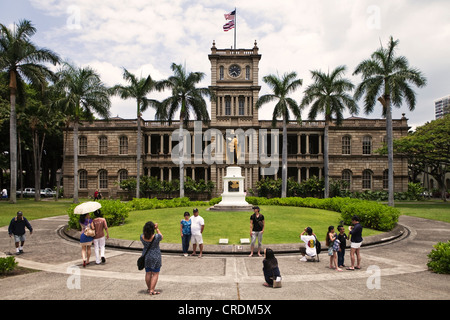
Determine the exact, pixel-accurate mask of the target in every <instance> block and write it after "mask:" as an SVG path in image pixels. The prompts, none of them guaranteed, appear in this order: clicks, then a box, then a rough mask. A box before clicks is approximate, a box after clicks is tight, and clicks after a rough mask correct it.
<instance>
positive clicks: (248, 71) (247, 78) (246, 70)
mask: <svg viewBox="0 0 450 320" xmlns="http://www.w3.org/2000/svg"><path fill="white" fill-rule="evenodd" d="M245 80H250V66H246V67H245Z"/></svg>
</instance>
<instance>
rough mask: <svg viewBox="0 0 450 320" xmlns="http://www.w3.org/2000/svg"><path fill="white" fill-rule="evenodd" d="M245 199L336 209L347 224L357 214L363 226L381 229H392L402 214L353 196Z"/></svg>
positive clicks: (263, 203)
mask: <svg viewBox="0 0 450 320" xmlns="http://www.w3.org/2000/svg"><path fill="white" fill-rule="evenodd" d="M245 199H246V201H247V202H248V203H251V204H253V205H277V206H294V207H307V208H317V209H324V210H330V211H336V212H339V213H340V214H341V218H342V220H343V221H344V223H345V224H347V225H349V224H350V223H351V218H352V217H353V216H354V215H356V216H358V217H359V219H360V223H361V225H362V226H363V227H366V228H370V229H375V230H380V231H389V230H392V229H393V228H394V227H395V225H396V224H397V222H398V217H399V216H400V211H399V210H398V209H395V208H392V207H389V206H387V205H384V204H380V203H378V202H374V201H367V200H359V199H351V198H340V197H334V198H327V199H317V198H310V197H308V198H299V197H288V198H272V199H267V198H260V197H246V198H245Z"/></svg>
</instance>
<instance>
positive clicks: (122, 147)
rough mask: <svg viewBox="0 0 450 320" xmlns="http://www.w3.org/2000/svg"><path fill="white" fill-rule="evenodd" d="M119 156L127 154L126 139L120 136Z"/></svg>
mask: <svg viewBox="0 0 450 320" xmlns="http://www.w3.org/2000/svg"><path fill="white" fill-rule="evenodd" d="M119 154H128V137H127V136H121V137H120V138H119Z"/></svg>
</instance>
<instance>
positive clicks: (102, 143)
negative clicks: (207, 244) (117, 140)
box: [98, 136, 108, 154]
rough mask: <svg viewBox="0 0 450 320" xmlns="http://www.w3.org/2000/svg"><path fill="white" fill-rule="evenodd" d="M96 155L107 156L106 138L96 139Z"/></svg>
mask: <svg viewBox="0 0 450 320" xmlns="http://www.w3.org/2000/svg"><path fill="white" fill-rule="evenodd" d="M98 154H108V138H107V137H106V136H100V137H98Z"/></svg>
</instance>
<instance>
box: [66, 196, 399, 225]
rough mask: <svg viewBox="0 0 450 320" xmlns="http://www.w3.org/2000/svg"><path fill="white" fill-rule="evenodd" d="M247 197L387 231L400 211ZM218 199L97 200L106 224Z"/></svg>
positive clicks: (347, 202)
mask: <svg viewBox="0 0 450 320" xmlns="http://www.w3.org/2000/svg"><path fill="white" fill-rule="evenodd" d="M245 199H246V201H247V202H248V203H250V204H253V205H269V206H273V205H275V206H293V207H307V208H317V209H323V210H330V211H335V212H339V213H340V214H341V219H342V220H343V221H344V223H345V224H347V225H349V224H351V218H352V217H353V216H354V215H356V216H358V217H359V219H360V223H361V225H362V226H363V227H366V228H370V229H375V230H380V231H389V230H392V229H393V228H394V227H395V225H396V224H397V222H398V217H399V216H400V212H399V211H398V210H397V209H395V208H392V207H389V206H387V205H384V204H380V203H378V202H374V201H367V200H360V199H352V198H340V197H334V198H327V199H317V198H311V197H308V198H300V197H288V198H271V199H267V198H263V197H246V198H245ZM220 201H221V198H220V197H218V198H213V199H211V200H210V201H190V200H189V198H187V197H184V198H174V199H162V200H159V199H156V198H153V199H149V198H140V199H136V198H134V199H133V200H131V201H129V202H121V201H120V200H100V201H99V202H100V203H101V205H102V209H101V211H102V214H103V217H104V218H105V219H106V221H107V223H108V226H117V225H120V224H122V223H123V222H124V221H125V219H126V218H127V217H128V214H129V212H130V211H136V210H150V209H161V208H177V207H202V206H213V205H215V204H217V203H219V202H220ZM76 206H77V204H73V205H72V206H71V207H70V208H69V209H68V214H69V227H70V228H74V229H80V225H79V222H78V220H79V215H76V214H74V213H73V210H74V208H75V207H76Z"/></svg>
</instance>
